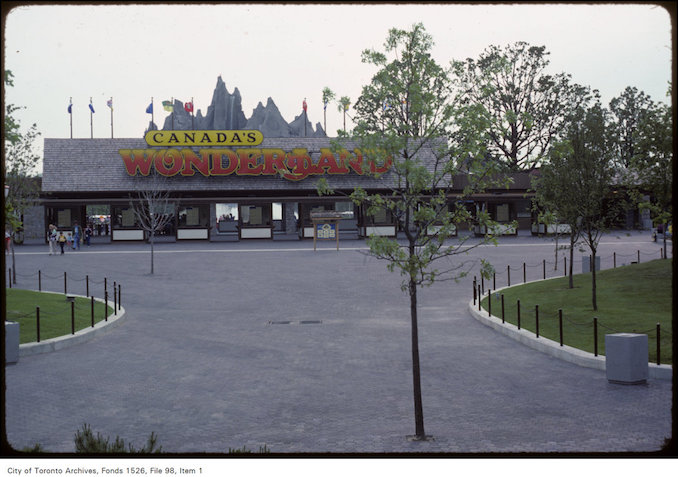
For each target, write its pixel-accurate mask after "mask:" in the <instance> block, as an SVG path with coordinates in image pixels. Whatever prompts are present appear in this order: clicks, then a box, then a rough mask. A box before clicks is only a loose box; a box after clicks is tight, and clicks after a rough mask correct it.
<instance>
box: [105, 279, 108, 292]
mask: <svg viewBox="0 0 678 477" xmlns="http://www.w3.org/2000/svg"><path fill="white" fill-rule="evenodd" d="M107 291H108V281H107V279H106V277H104V293H106V292H107Z"/></svg>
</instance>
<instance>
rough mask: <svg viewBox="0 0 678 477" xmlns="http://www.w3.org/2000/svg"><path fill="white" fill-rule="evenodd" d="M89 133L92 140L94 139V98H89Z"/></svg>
mask: <svg viewBox="0 0 678 477" xmlns="http://www.w3.org/2000/svg"><path fill="white" fill-rule="evenodd" d="M89 133H90V139H94V112H93V111H92V97H91V96H90V98H89Z"/></svg>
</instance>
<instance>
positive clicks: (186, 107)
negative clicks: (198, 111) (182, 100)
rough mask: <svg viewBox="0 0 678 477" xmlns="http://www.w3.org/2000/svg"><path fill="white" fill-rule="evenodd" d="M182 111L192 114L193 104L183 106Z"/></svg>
mask: <svg viewBox="0 0 678 477" xmlns="http://www.w3.org/2000/svg"><path fill="white" fill-rule="evenodd" d="M184 109H185V110H186V112H187V113H192V112H193V103H192V102H191V101H189V102H188V103H186V104H184Z"/></svg>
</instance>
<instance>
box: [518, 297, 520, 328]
mask: <svg viewBox="0 0 678 477" xmlns="http://www.w3.org/2000/svg"><path fill="white" fill-rule="evenodd" d="M518 329H520V300H518Z"/></svg>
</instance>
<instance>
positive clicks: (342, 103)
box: [337, 96, 351, 132]
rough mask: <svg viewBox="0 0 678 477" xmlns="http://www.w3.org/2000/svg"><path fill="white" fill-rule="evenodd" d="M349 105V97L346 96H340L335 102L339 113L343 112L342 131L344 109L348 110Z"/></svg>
mask: <svg viewBox="0 0 678 477" xmlns="http://www.w3.org/2000/svg"><path fill="white" fill-rule="evenodd" d="M350 105H351V98H349V97H348V96H342V97H341V98H340V99H339V101H338V102H337V110H338V111H339V112H340V113H343V114H344V129H343V131H344V132H346V111H348V108H349V106H350Z"/></svg>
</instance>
